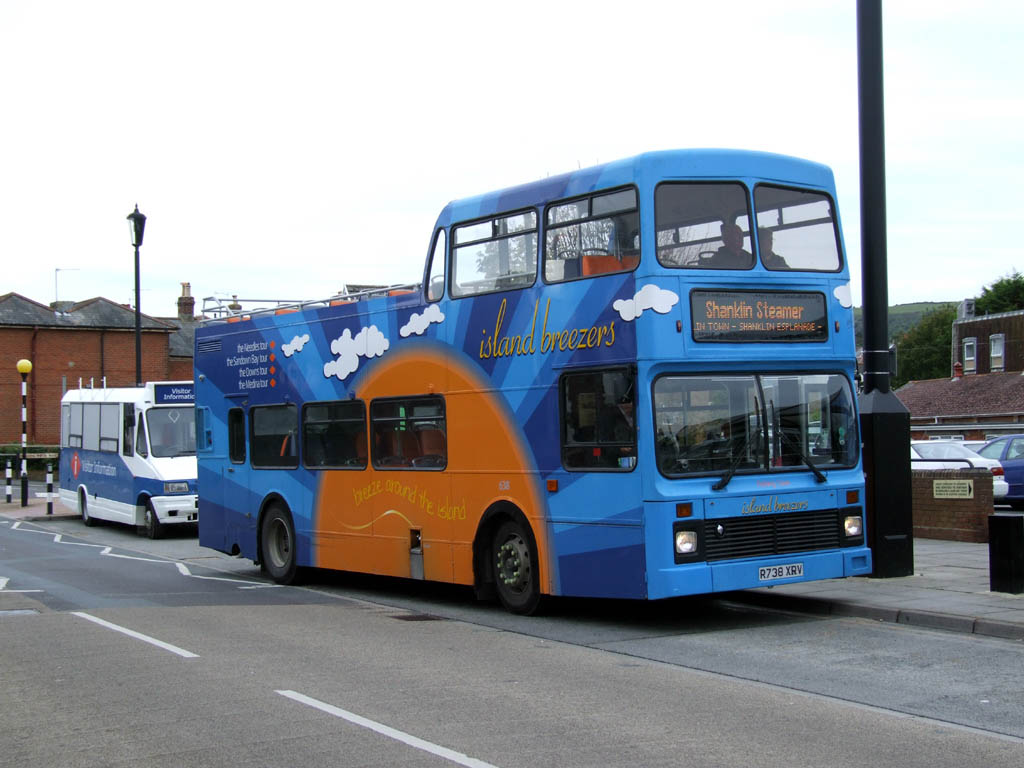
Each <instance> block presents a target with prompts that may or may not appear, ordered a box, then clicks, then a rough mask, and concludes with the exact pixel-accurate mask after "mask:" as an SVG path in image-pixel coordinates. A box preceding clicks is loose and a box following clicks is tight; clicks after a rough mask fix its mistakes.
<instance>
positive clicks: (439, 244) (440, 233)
mask: <svg viewBox="0 0 1024 768" xmlns="http://www.w3.org/2000/svg"><path fill="white" fill-rule="evenodd" d="M444 246H445V235H444V230H443V229H439V230H437V237H436V238H435V240H434V250H433V252H432V253H431V254H430V270H429V272H428V273H427V274H428V275H429V277H428V278H427V301H440V300H441V298H442V297H443V296H444V251H445V247H444Z"/></svg>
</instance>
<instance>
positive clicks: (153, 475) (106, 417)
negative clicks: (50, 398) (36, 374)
mask: <svg viewBox="0 0 1024 768" xmlns="http://www.w3.org/2000/svg"><path fill="white" fill-rule="evenodd" d="M194 403H195V388H194V387H193V385H192V382H191V381H158V382H150V383H148V384H146V385H145V386H142V387H117V388H109V389H108V388H106V387H104V388H101V389H92V388H89V389H74V390H70V391H68V392H67V393H66V394H65V395H64V397H63V398H62V399H61V431H60V435H61V451H60V499H61V501H62V502H63V503H64V505H65V506H66V507H68V509H71V510H74V511H76V512H78V514H79V515H81V517H82V521H83V522H84V523H85V524H86V525H93V524H94V523H95V521H96V520H110V521H114V522H118V523H126V524H128V525H134V526H138V527H140V528H142V529H144V531H145V532H146V533H147V534H148V535H149V537H150V538H158V537H159V536H160V535H161V534H162V532H163V530H164V528H165V527H166V526H171V525H180V524H182V523H193V524H194V523H195V522H196V521H197V517H198V514H199V512H198V505H197V503H196V448H195V406H194Z"/></svg>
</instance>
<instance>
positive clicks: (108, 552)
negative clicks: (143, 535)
mask: <svg viewBox="0 0 1024 768" xmlns="http://www.w3.org/2000/svg"><path fill="white" fill-rule="evenodd" d="M21 523H22V521H21V520H19V521H18V522H16V523H15V524H14V525H12V526H11V530H12V531H19V532H21V533H41V534H43V535H44V536H52V537H53V543H54V544H65V545H68V546H75V547H91V548H93V549H98V550H100V553H99V554H100V555H101V556H103V557H116V558H118V559H120V560H135V561H137V562H140V563H156V564H157V565H166V564H173V565H174V566H176V567H177V569H178V572H179V573H180V574H181V575H182V576H188V577H189V578H192V579H206V580H208V581H226V582H228V583H235V584H238V585H240V586H239V587H238V588H239V589H273V588H279V587H280V586H281V585H280V584H265V583H263V582H260V581H245V580H244V579H232V578H226V577H222V576H199V575H198V574H195V573H192V571H190V570H189V569H188V566H186V565H185V564H184V563H181V562H178V561H177V560H159V559H156V558H152V557H139V556H137V555H121V554H118V553H117V552H114V551H113V547H109V546H106V545H104V544H88V543H86V542H84V541H64V538H63V536H64V535H63V534H61V533H52V532H51V531H38V530H35V529H34V528H22V527H21ZM0 589H2V587H0ZM10 591H11V592H14V591H15V590H10ZM29 591H36V592H41V591H42V590H29Z"/></svg>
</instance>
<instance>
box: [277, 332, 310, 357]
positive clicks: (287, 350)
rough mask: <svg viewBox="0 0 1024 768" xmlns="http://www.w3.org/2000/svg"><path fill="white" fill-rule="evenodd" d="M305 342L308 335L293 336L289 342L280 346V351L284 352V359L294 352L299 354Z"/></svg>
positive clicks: (307, 339)
mask: <svg viewBox="0 0 1024 768" xmlns="http://www.w3.org/2000/svg"><path fill="white" fill-rule="evenodd" d="M307 341H309V334H308V333H304V334H302V335H301V336H293V337H292V340H291V341H289V342H288V343H287V344H282V345H281V351H282V352H284V356H285V357H291V356H292V355H294V354H295V353H296V352H301V351H302V348H303V347H304V346H306V342H307Z"/></svg>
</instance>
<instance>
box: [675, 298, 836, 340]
mask: <svg viewBox="0 0 1024 768" xmlns="http://www.w3.org/2000/svg"><path fill="white" fill-rule="evenodd" d="M690 317H691V319H692V323H693V340H694V341H703V342H722V341H733V342H772V341H827V340H828V316H827V313H826V311H825V296H824V294H821V293H798V292H781V291H692V292H691V293H690Z"/></svg>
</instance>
